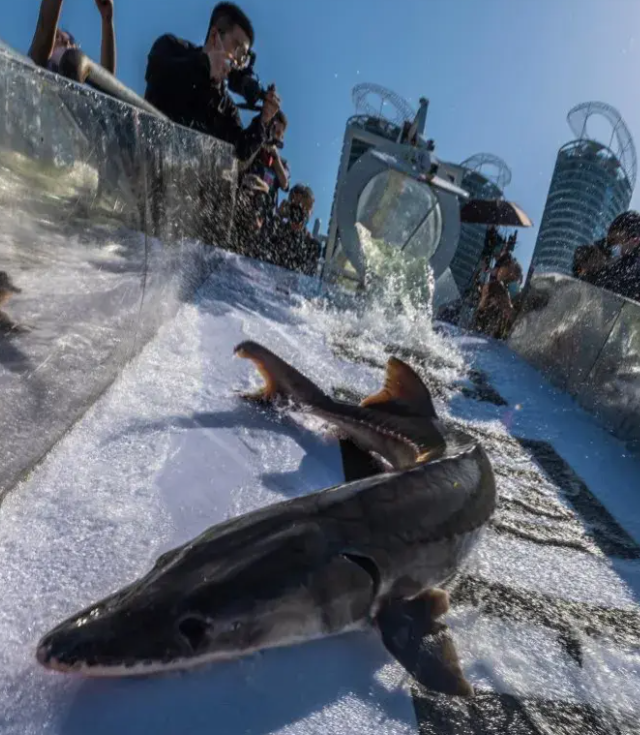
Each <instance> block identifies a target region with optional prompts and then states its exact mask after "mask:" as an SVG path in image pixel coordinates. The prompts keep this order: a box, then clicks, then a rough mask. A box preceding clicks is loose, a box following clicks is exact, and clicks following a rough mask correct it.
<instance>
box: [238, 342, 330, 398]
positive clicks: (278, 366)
mask: <svg viewBox="0 0 640 735" xmlns="http://www.w3.org/2000/svg"><path fill="white" fill-rule="evenodd" d="M234 354H235V355H237V356H238V357H243V358H246V359H248V360H251V361H252V362H253V363H254V365H255V366H256V368H257V369H258V372H259V373H260V375H262V377H263V378H264V380H265V385H264V387H263V388H261V389H260V390H259V391H257V392H256V393H245V394H244V397H245V398H249V399H251V400H258V401H272V400H274V399H275V398H277V397H278V396H281V397H283V398H289V399H291V400H292V401H293V402H294V403H297V404H300V405H303V406H310V407H311V408H324V407H326V406H327V405H330V404H332V403H333V401H332V399H331V398H330V397H329V396H328V395H326V393H324V392H323V391H322V390H321V389H320V388H318V386H317V385H316V384H315V383H313V382H312V381H311V380H309V378H306V377H305V376H304V375H303V374H302V373H300V372H299V371H298V370H296V369H295V368H294V367H293V366H292V365H289V363H288V362H285V361H284V360H283V359H282V358H280V357H278V356H277V355H275V354H274V353H273V352H271V350H268V349H267V348H266V347H263V346H262V345H260V344H258V343H257V342H252V341H250V340H247V341H246V342H241V343H240V344H239V345H237V346H236V348H235V349H234Z"/></svg>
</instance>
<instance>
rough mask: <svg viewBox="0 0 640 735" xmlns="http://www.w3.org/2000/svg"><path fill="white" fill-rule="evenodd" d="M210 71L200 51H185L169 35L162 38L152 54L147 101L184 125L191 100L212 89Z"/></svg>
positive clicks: (150, 57)
mask: <svg viewBox="0 0 640 735" xmlns="http://www.w3.org/2000/svg"><path fill="white" fill-rule="evenodd" d="M210 69H211V67H210V65H209V59H208V58H207V55H206V54H205V53H203V52H202V51H201V50H199V49H189V48H186V47H185V46H184V45H182V44H181V43H180V41H178V39H177V38H176V37H175V36H172V35H170V34H167V35H165V36H161V37H160V38H159V39H158V40H157V41H156V42H155V43H154V44H153V46H152V47H151V51H150V52H149V57H148V60H147V71H146V73H145V81H146V82H147V88H146V91H145V95H144V96H145V99H146V100H147V101H148V102H150V103H151V104H152V105H154V107H157V108H158V110H160V112H163V113H164V114H165V115H167V117H169V118H170V119H171V120H173V121H174V122H183V119H182V116H183V113H184V110H185V108H188V107H189V105H190V102H191V99H192V98H193V97H194V96H197V95H198V94H201V93H202V91H203V90H204V89H206V88H207V87H208V86H209V84H210V73H211V71H210ZM183 124H184V122H183ZM187 124H188V123H187Z"/></svg>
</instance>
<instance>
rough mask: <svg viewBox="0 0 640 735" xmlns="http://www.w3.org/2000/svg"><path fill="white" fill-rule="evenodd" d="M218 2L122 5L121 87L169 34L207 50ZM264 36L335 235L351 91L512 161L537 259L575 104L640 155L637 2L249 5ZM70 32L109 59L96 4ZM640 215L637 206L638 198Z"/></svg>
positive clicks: (291, 136) (27, 18)
mask: <svg viewBox="0 0 640 735" xmlns="http://www.w3.org/2000/svg"><path fill="white" fill-rule="evenodd" d="M213 4H214V3H213V2H205V1H204V0H180V2H171V1H169V0H164V2H163V1H161V0H135V2H134V1H132V0H115V8H116V10H115V16H116V33H117V41H118V76H119V77H120V79H122V80H123V81H124V82H125V83H126V84H128V85H129V86H130V87H132V88H133V89H135V90H136V91H138V92H140V93H142V92H143V91H144V69H145V64H146V55H147V53H148V50H149V48H150V46H151V44H152V43H153V41H154V40H155V38H157V37H158V36H159V35H161V34H162V33H165V32H173V33H175V34H177V35H180V36H182V37H184V38H188V39H190V40H192V41H195V42H198V43H201V42H202V40H203V36H204V33H205V32H206V28H207V24H208V20H209V14H210V11H211V8H212V7H213ZM240 5H241V6H242V7H243V8H244V9H245V10H246V11H247V13H248V14H249V15H250V17H251V18H252V20H253V23H254V25H255V28H256V36H257V39H256V50H257V53H258V64H257V70H258V72H259V74H260V77H261V79H262V81H263V82H264V83H265V84H267V83H269V82H271V81H273V82H275V83H276V84H277V85H278V89H279V91H280V93H281V96H282V99H283V108H284V109H285V111H286V113H287V115H288V117H289V120H290V126H289V132H288V136H287V141H286V148H285V154H286V156H287V158H288V159H289V162H290V165H291V168H292V174H293V180H294V182H296V181H302V182H305V183H308V184H309V185H311V187H312V188H313V189H314V191H315V193H316V212H315V214H316V215H317V216H320V217H321V219H322V220H323V229H326V226H327V221H328V216H329V211H330V207H331V200H332V197H333V189H334V184H335V176H336V171H337V165H338V160H339V156H340V149H341V144H342V135H343V130H344V124H345V121H346V119H347V118H348V117H349V116H350V115H351V114H353V112H354V107H353V103H352V101H351V89H352V87H353V86H354V85H355V84H358V83H360V82H365V81H366V82H376V83H378V84H382V85H384V86H388V87H390V88H392V89H393V90H394V91H396V92H397V93H399V94H400V95H402V96H403V97H405V98H407V99H408V100H410V101H412V102H413V103H416V102H417V99H418V98H419V97H420V96H421V95H425V96H427V97H428V98H429V99H430V101H431V105H430V110H429V119H428V121H427V133H428V136H429V137H433V138H435V141H436V152H437V153H438V154H439V155H440V156H441V157H442V158H444V159H447V160H453V161H461V160H463V159H464V158H467V157H468V156H470V155H472V154H474V153H478V152H482V151H488V152H491V153H495V154H497V155H499V156H501V157H502V158H504V159H505V161H506V162H507V163H508V164H509V166H510V167H511V169H512V171H513V181H512V183H511V185H510V186H509V187H508V189H507V192H506V193H507V196H508V197H509V198H511V199H513V200H514V201H517V202H518V203H519V204H520V205H521V206H522V207H523V208H524V209H525V210H526V211H527V212H528V213H529V215H530V216H531V217H532V218H533V220H534V223H535V225H536V227H534V228H533V230H531V231H527V232H526V233H525V232H523V233H521V236H520V240H521V244H520V246H519V248H518V255H519V257H520V258H521V259H522V260H523V261H524V263H525V264H526V263H527V262H528V260H529V257H530V254H531V251H532V249H533V245H534V243H535V235H536V231H537V225H538V224H539V222H540V218H541V215H542V210H543V207H544V201H545V198H546V195H547V191H548V186H549V180H550V177H551V173H552V170H553V165H554V161H555V155H556V152H557V149H558V147H559V146H560V145H562V144H563V143H564V142H567V141H568V140H570V138H571V133H570V131H569V128H568V126H567V124H566V121H565V117H566V114H567V112H568V110H569V109H570V108H571V107H572V106H573V105H575V104H577V103H579V102H583V101H586V100H590V99H593V100H600V101H603V102H607V103H609V104H611V105H613V106H614V107H616V108H617V109H618V110H619V111H620V112H621V114H622V116H623V117H624V118H625V120H626V122H627V124H628V125H629V128H630V129H631V132H632V134H633V135H634V137H635V138H636V140H637V143H638V145H639V146H640V84H639V81H640V40H638V33H639V32H640V0H243V1H241V2H240ZM38 8H39V2H38V0H21V2H20V3H18V2H15V3H9V2H2V3H0V29H2V31H1V37H2V38H3V40H4V41H6V42H7V43H9V44H10V45H12V46H13V47H14V48H16V49H18V50H21V51H26V50H27V49H28V47H29V43H30V40H31V36H32V33H33V29H34V27H35V22H36V18H37V14H38ZM62 25H63V27H66V28H68V29H69V30H70V31H72V32H73V33H74V35H75V36H76V38H78V40H79V41H80V43H81V44H82V46H83V48H84V50H85V51H86V52H88V53H89V54H90V55H91V56H93V57H94V58H99V47H100V18H99V14H98V11H97V9H96V7H95V4H94V2H93V1H92V0H66V3H65V5H64V7H63V19H62ZM632 204H633V205H634V206H636V207H640V198H639V196H638V194H637V193H636V194H635V195H634V199H633V202H632Z"/></svg>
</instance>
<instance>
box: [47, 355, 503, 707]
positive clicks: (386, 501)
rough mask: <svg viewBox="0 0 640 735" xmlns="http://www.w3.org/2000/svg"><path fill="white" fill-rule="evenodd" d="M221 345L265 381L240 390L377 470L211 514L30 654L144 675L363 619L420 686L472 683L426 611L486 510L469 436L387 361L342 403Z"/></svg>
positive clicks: (487, 471)
mask: <svg viewBox="0 0 640 735" xmlns="http://www.w3.org/2000/svg"><path fill="white" fill-rule="evenodd" d="M235 352H236V354H237V355H239V356H241V357H246V358H249V359H251V360H253V361H254V363H255V364H256V366H257V368H258V370H259V371H260V373H261V374H262V375H263V376H264V378H265V380H266V384H265V386H264V388H263V389H262V390H260V391H259V392H258V393H254V394H251V395H248V396H245V397H247V398H251V399H254V400H256V399H257V400H260V401H274V400H276V399H278V398H284V399H286V400H288V401H290V402H291V403H293V404H295V405H296V407H298V408H300V409H303V410H306V411H309V412H311V413H313V414H315V415H317V416H320V417H322V418H323V419H326V420H327V421H328V422H331V423H332V424H334V425H335V426H337V427H339V429H340V430H341V431H342V432H343V434H344V435H345V436H347V437H349V438H350V439H351V440H352V441H353V442H354V443H355V444H356V445H357V446H358V447H359V449H360V451H364V452H367V453H372V455H375V456H377V457H379V458H381V459H382V461H383V462H384V466H383V464H382V463H381V467H380V470H381V471H380V472H379V473H378V474H376V475H374V476H371V477H367V478H365V479H361V480H357V481H355V482H349V483H345V484H342V485H338V486H336V487H331V488H327V489H325V490H321V491H318V492H315V493H312V494H310V495H307V496H304V497H300V498H294V499H292V500H287V501H284V502H281V503H276V504H274V505H270V506H268V507H266V508H262V509H260V510H257V511H254V512H252V513H247V514H245V515H242V516H240V517H238V518H233V519H231V520H229V521H226V522H224V523H220V524H218V525H215V526H212V527H211V528H209V529H208V530H207V531H205V532H204V533H203V534H201V535H200V536H198V537H197V538H195V539H194V540H193V541H190V542H189V543H186V544H184V545H183V546H180V547H179V548H176V549H174V550H172V551H169V552H167V553H165V554H163V555H162V556H161V557H160V558H159V559H158V560H157V562H156V564H155V566H154V567H153V569H151V571H150V572H148V573H147V574H145V575H144V576H143V577H142V578H141V579H139V580H138V581H136V582H134V583H133V584H131V585H129V586H127V587H125V588H124V589H122V590H120V591H118V592H115V593H114V594H112V595H110V596H108V597H106V598H105V599H103V600H102V601H100V602H98V603H96V604H94V605H91V606H90V607H88V608H86V609H85V610H83V611H82V612H80V613H78V614H77V615H74V616H73V617H71V618H69V619H68V620H66V621H64V622H63V623H61V624H60V625H58V626H57V627H56V628H55V629H53V630H52V631H51V632H49V633H48V634H47V635H45V636H44V637H43V638H42V640H41V641H40V643H39V644H38V648H37V658H38V661H39V662H40V663H41V664H42V665H44V666H46V667H47V668H50V669H55V670H57V671H63V672H79V673H81V674H85V675H88V676H129V675H147V674H153V673H156V672H162V671H167V670H176V669H187V668H191V667H194V666H196V665H198V664H201V663H205V662H210V661H218V660H223V659H230V658H236V657H239V656H242V655H246V654H249V653H251V652H254V651H258V650H260V649H266V648H270V647H276V646H284V645H290V644H294V643H298V642H302V641H307V640H312V639H316V638H322V637H325V636H329V635H335V634H339V633H343V632H346V631H350V630H355V629H359V628H366V627H370V628H373V629H374V630H377V631H378V632H379V634H380V637H381V639H382V641H383V643H384V645H385V646H386V648H387V649H388V650H389V652H390V653H391V654H392V655H393V656H394V657H395V658H396V659H397V660H398V661H399V662H400V664H402V665H403V666H404V667H405V669H406V670H407V671H409V672H410V673H411V674H412V675H413V677H414V678H415V679H416V680H417V681H418V682H420V683H421V684H422V685H424V686H425V687H427V688H429V689H431V690H434V691H439V692H446V693H449V694H454V695H470V694H472V693H473V689H472V687H471V686H470V684H469V682H468V681H467V680H466V679H465V677H464V675H463V672H462V669H461V666H460V662H459V659H458V656H457V653H456V650H455V647H454V645H453V641H452V639H451V636H450V633H449V630H448V628H447V626H446V625H445V624H444V623H442V622H441V621H440V620H439V618H440V617H441V616H442V615H443V614H444V613H445V612H446V611H447V609H448V607H449V598H448V593H447V592H446V591H445V590H443V589H442V587H443V586H446V585H447V583H449V582H450V581H451V580H452V579H453V578H454V576H455V575H456V573H457V571H459V569H460V566H461V565H462V564H463V562H464V561H465V559H466V558H467V557H468V555H469V553H470V551H471V550H472V548H473V546H474V544H475V543H476V541H477V539H478V537H479V534H480V533H481V532H482V529H483V527H484V526H485V525H486V523H487V521H488V520H489V518H490V517H491V515H492V513H493V510H494V507H495V500H496V492H495V484H494V477H493V472H492V470H491V465H490V463H489V460H488V458H487V456H486V454H485V452H484V450H483V449H482V447H481V446H479V445H478V444H477V443H475V442H474V441H473V440H472V439H471V438H470V437H469V436H467V435H466V434H463V433H461V432H457V431H448V430H446V429H445V428H444V427H443V426H442V424H441V423H440V422H439V421H438V419H437V417H436V413H435V410H434V408H433V403H432V400H431V396H430V395H429V391H428V390H427V388H426V386H425V385H424V384H423V382H422V381H421V380H420V378H419V377H418V375H417V374H416V373H415V372H414V371H413V370H412V369H411V368H410V367H409V366H408V365H407V364H405V363H404V362H402V361H400V360H398V359H395V358H391V359H390V360H389V362H388V365H387V372H386V380H385V384H384V387H383V389H382V390H381V391H380V392H379V393H376V394H375V395H373V396H370V397H368V398H367V399H365V400H364V401H363V402H362V404H361V405H360V406H357V405H351V404H348V403H344V402H341V401H336V400H333V399H332V398H330V397H329V396H328V395H326V394H325V393H324V392H323V391H322V390H321V389H320V388H319V387H318V386H316V385H315V384H314V383H312V382H311V381H310V380H308V379H307V378H306V377H305V376H304V375H302V374H301V373H300V372H298V371H297V370H296V369H295V368H293V367H292V366H291V365H289V364H288V363H286V362H285V361H284V360H282V359H280V358H279V357H278V356H277V355H275V354H273V353H272V352H271V351H269V350H268V349H266V348H265V347H263V346H261V345H259V344H256V343H255V342H243V343H242V344H240V345H238V347H237V348H236V350H235ZM385 468H386V469H385Z"/></svg>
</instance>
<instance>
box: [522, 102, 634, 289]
mask: <svg viewBox="0 0 640 735" xmlns="http://www.w3.org/2000/svg"><path fill="white" fill-rule="evenodd" d="M593 115H598V116H602V117H604V118H605V119H606V120H608V122H609V123H610V124H611V126H612V128H611V130H612V132H611V138H610V139H609V140H607V141H603V142H600V141H597V140H595V139H593V138H591V137H589V136H588V134H587V129H586V126H587V121H588V119H589V118H590V117H592V116H593ZM567 119H568V121H569V124H570V126H571V128H572V130H573V131H574V133H576V134H578V135H579V137H578V138H577V139H575V140H572V141H571V142H569V143H566V144H565V145H563V146H562V148H560V150H559V151H558V157H557V159H556V165H555V168H554V171H553V176H552V178H551V184H550V186H549V194H548V196H547V201H546V204H545V208H544V213H543V215H542V219H541V221H540V230H539V232H538V238H537V240H536V245H535V250H534V253H533V258H532V261H531V271H530V272H532V271H536V272H540V273H544V272H547V273H550V272H553V273H562V274H565V275H571V272H572V263H573V255H574V252H575V250H576V248H577V247H578V246H580V245H587V244H589V243H592V242H594V241H595V240H598V239H600V238H601V237H603V236H604V235H605V234H606V232H607V229H608V227H609V225H610V224H611V222H612V220H613V219H614V218H615V217H616V216H617V215H618V214H620V213H621V212H624V211H625V210H626V209H628V208H629V204H630V202H631V196H632V194H633V187H634V184H635V176H636V159H635V149H634V146H633V141H632V140H631V135H630V134H629V131H628V129H627V128H626V125H625V124H624V122H623V120H622V118H621V117H620V115H619V114H618V113H617V111H616V110H614V109H613V108H611V107H609V106H608V105H604V104H602V103H593V102H590V103H585V104H583V105H578V106H577V107H575V108H573V110H572V111H571V112H570V113H569V116H568V118H567Z"/></svg>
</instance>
